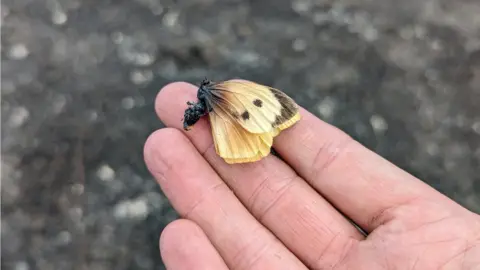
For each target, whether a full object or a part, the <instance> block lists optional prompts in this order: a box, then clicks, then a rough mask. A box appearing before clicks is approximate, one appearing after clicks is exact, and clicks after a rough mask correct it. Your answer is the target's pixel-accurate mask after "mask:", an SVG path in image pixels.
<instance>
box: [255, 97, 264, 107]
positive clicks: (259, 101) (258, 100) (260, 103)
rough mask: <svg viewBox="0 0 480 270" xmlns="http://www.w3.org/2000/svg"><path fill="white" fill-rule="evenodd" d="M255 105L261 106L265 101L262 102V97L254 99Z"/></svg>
mask: <svg viewBox="0 0 480 270" xmlns="http://www.w3.org/2000/svg"><path fill="white" fill-rule="evenodd" d="M253 105H255V106H257V107H259V108H261V107H262V105H263V102H262V101H261V100H260V99H255V100H254V101H253Z"/></svg>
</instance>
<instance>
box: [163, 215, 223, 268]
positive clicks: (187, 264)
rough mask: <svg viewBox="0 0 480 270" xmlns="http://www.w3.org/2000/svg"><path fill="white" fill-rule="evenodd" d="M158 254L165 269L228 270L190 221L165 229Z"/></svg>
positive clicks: (199, 229) (174, 222)
mask: <svg viewBox="0 0 480 270" xmlns="http://www.w3.org/2000/svg"><path fill="white" fill-rule="evenodd" d="M160 253H161V256H162V260H163V262H164V264H165V266H166V267H167V269H178V270H183V269H185V270H190V269H199V270H202V269H205V270H222V269H225V270H228V267H227V265H226V264H225V262H224V261H223V259H222V257H220V254H218V252H217V251H216V250H215V248H214V247H213V245H212V243H210V240H208V238H207V236H206V235H205V233H204V232H203V231H202V229H201V228H200V227H198V225H197V224H195V223H194V222H192V221H190V220H186V219H180V220H176V221H173V222H172V223H170V224H168V225H167V227H165V229H164V230H163V232H162V235H161V236H160Z"/></svg>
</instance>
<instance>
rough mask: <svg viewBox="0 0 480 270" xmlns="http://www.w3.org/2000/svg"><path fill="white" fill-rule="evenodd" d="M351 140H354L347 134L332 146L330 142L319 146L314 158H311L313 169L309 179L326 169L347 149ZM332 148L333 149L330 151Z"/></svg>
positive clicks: (315, 177) (314, 178)
mask: <svg viewBox="0 0 480 270" xmlns="http://www.w3.org/2000/svg"><path fill="white" fill-rule="evenodd" d="M353 142H354V140H352V139H351V138H350V137H348V136H347V137H346V138H345V139H343V140H341V141H340V142H339V143H338V144H336V145H335V146H334V147H333V146H332V145H331V144H326V145H324V146H323V147H320V149H318V151H317V153H316V154H315V158H314V159H313V164H312V167H311V168H312V170H313V172H312V175H313V177H312V178H311V179H312V180H311V181H315V180H317V179H319V176H320V175H321V174H322V173H323V172H324V171H326V170H328V168H329V167H330V166H332V164H333V163H334V162H335V161H336V160H338V159H339V157H340V156H341V155H342V153H343V152H344V151H345V150H346V149H348V146H349V145H350V144H351V143H353ZM332 148H333V150H334V151H332Z"/></svg>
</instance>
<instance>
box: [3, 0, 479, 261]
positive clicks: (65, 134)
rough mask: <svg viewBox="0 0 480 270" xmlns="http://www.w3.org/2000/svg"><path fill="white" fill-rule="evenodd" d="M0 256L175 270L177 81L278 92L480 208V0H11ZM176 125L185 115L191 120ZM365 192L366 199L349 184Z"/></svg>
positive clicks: (6, 15) (6, 4) (6, 24)
mask: <svg viewBox="0 0 480 270" xmlns="http://www.w3.org/2000/svg"><path fill="white" fill-rule="evenodd" d="M1 8H2V9H1V19H2V48H1V53H2V81H1V87H2V103H1V112H2V191H1V192H2V193H1V195H2V221H1V225H2V226H1V227H2V228H1V236H2V269H17V270H26V269H92V270H100V269H118V270H119V269H163V265H162V262H161V259H160V256H159V252H158V237H159V234H160V232H161V230H162V228H163V227H164V226H165V225H166V224H167V223H168V222H170V221H171V220H174V219H175V218H177V214H176V213H175V211H174V210H173V209H172V208H171V206H170V204H169V203H168V201H167V200H166V198H165V197H164V196H163V195H162V193H161V191H160V189H159V187H158V186H157V185H156V183H155V181H154V180H153V179H152V177H151V175H150V174H149V173H148V171H147V170H146V167H145V164H144V162H143V156H142V150H143V144H144V142H145V139H146V138H147V136H148V135H149V134H150V133H151V132H152V131H154V130H156V129H158V128H161V127H162V123H160V122H159V120H158V119H157V118H156V115H155V113H154V108H153V102H154V98H155V96H156V94H157V92H158V90H159V89H160V88H161V87H162V86H163V85H165V84H167V83H169V82H172V81H179V80H181V81H188V82H191V83H195V84H198V83H199V82H200V81H201V80H202V79H203V78H204V77H205V76H207V77H208V78H209V79H212V80H223V79H230V78H244V79H249V80H253V81H257V82H260V83H264V84H267V85H272V86H274V87H277V88H280V89H282V90H284V91H285V92H286V93H288V94H289V95H290V96H292V97H293V98H294V99H295V100H296V101H297V102H298V103H299V104H300V105H302V106H304V107H305V108H307V109H308V110H310V111H311V112H313V113H315V114H316V115H318V116H319V117H321V118H322V119H324V120H325V121H328V122H329V123H332V124H334V125H335V126H337V127H339V128H341V129H343V130H344V131H346V132H347V133H349V134H350V135H351V136H353V137H354V138H355V139H357V140H359V141H360V142H361V143H363V144H364V145H366V146H367V147H368V148H370V149H372V150H373V151H375V152H377V153H379V154H380V155H382V156H384V157H385V158H387V159H388V160H390V161H392V162H393V163H395V164H396V165H398V166H400V167H401V168H403V169H405V170H407V171H408V172H410V173H412V174H413V175H415V176H417V177H419V178H421V179H422V180H424V181H425V182H427V183H428V184H430V185H431V186H433V187H434V188H436V189H437V190H439V191H441V192H443V193H444V194H446V195H447V196H449V197H450V198H452V199H454V200H455V201H457V202H459V203H460V204H462V205H464V206H465V207H467V208H469V209H471V210H472V211H475V212H480V182H479V181H480V176H479V175H480V169H479V165H480V113H479V111H480V109H479V104H480V19H479V16H478V14H480V2H478V1H476V0H423V1H420V0H404V1H396V0H371V1H366V0H363V1H358V0H340V1H326V0H318V1H306V0H302V1H300V0H295V1H287V0H269V1H239V0H228V1H227V0H223V1H218V0H191V1H187V0H183V1H160V0H128V1H127V0H115V1H114V0H102V1H93V0H90V1H89V0H86V1H80V0H3V1H2V4H1ZM179 121H180V120H179ZM352 196H354V195H352Z"/></svg>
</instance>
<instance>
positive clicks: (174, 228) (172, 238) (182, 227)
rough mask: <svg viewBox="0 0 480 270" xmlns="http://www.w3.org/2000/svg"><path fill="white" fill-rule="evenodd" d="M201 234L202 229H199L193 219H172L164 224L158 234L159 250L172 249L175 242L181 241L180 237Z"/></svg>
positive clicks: (175, 244)
mask: <svg viewBox="0 0 480 270" xmlns="http://www.w3.org/2000/svg"><path fill="white" fill-rule="evenodd" d="M201 234H203V231H202V229H200V227H198V225H197V224H196V223H195V222H193V221H190V220H188V219H177V220H175V221H172V222H170V223H169V224H168V225H167V226H165V228H164V229H163V231H162V233H161V234H160V239H159V245H160V251H161V252H162V253H163V252H168V251H169V250H171V249H174V248H175V247H176V246H177V244H178V243H179V242H181V239H180V238H183V237H186V236H190V235H194V236H198V235H201Z"/></svg>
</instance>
